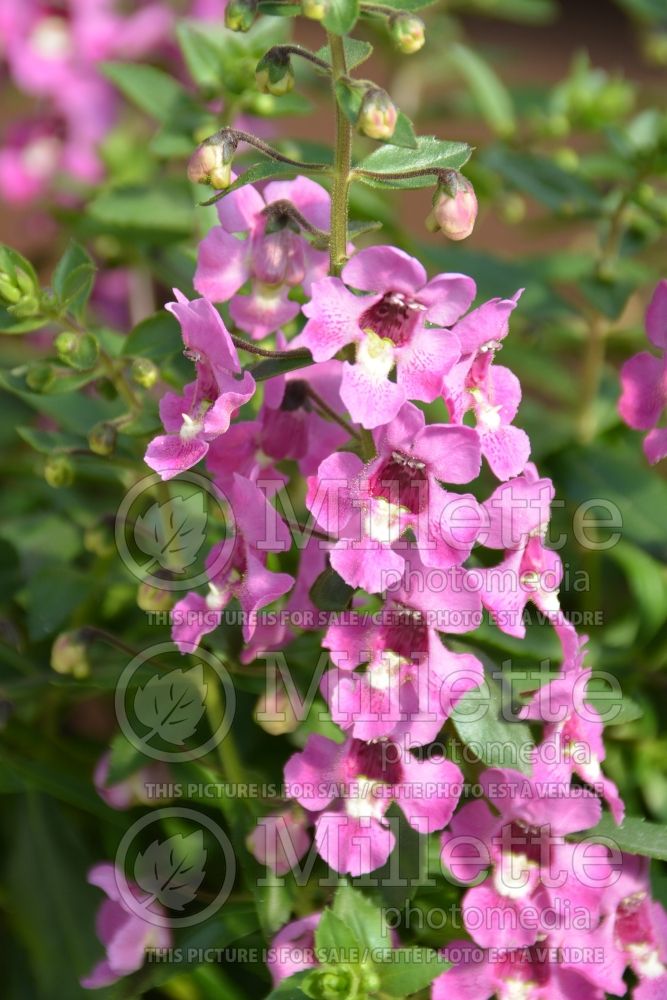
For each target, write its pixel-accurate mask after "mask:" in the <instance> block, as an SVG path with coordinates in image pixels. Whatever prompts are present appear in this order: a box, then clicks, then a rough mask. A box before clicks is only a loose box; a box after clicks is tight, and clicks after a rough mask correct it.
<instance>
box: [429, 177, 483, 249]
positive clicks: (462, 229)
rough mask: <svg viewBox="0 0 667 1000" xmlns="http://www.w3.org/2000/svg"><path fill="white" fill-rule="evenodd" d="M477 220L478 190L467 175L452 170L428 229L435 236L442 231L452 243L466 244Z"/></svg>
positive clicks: (442, 184)
mask: <svg viewBox="0 0 667 1000" xmlns="http://www.w3.org/2000/svg"><path fill="white" fill-rule="evenodd" d="M476 218H477V198H476V196H475V189H474V188H473V186H472V184H471V183H470V181H469V180H468V179H467V177H464V176H463V174H460V173H459V172H458V171H457V170H449V171H448V172H447V174H446V176H445V177H444V178H443V179H442V180H441V181H440V184H439V185H438V188H437V190H436V192H435V195H434V198H433V211H432V212H431V214H430V215H429V217H428V218H427V220H426V226H427V228H428V229H430V230H431V232H437V231H438V230H440V232H441V233H442V234H443V236H446V237H447V238H448V239H450V240H464V239H466V237H467V236H470V234H471V232H472V231H473V229H474V226H475V219H476Z"/></svg>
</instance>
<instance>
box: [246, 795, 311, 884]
mask: <svg viewBox="0 0 667 1000" xmlns="http://www.w3.org/2000/svg"><path fill="white" fill-rule="evenodd" d="M308 826H309V821H308V817H307V816H306V814H305V813H304V812H303V810H301V809H299V807H298V806H296V807H292V808H290V809H284V810H283V811H282V812H279V813H272V814H271V815H270V816H262V817H261V818H260V819H259V820H258V822H257V826H256V827H255V829H254V830H253V831H252V833H251V834H250V835H249V836H248V840H247V847H248V850H249V851H250V853H251V854H252V855H253V857H254V858H255V859H256V860H257V861H259V863H260V864H261V865H265V866H266V867H267V868H270V869H271V871H272V872H275V874H276V875H286V874H287V872H289V871H291V870H292V868H293V867H294V866H295V865H296V864H297V862H299V861H300V860H301V858H302V857H303V856H304V855H305V854H306V852H307V851H308V848H309V847H310V842H311V838H310V835H309V833H308Z"/></svg>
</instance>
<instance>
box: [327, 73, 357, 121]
mask: <svg viewBox="0 0 667 1000" xmlns="http://www.w3.org/2000/svg"><path fill="white" fill-rule="evenodd" d="M334 91H335V94H336V101H337V103H338V107H339V108H340V110H341V111H342V112H343V114H344V115H345V117H346V118H347V120H348V121H349V122H350V123H351V124H352V125H356V124H357V119H358V118H359V112H360V110H361V103H362V101H363V97H364V88H363V87H359V86H354V85H353V84H351V83H348V81H347V80H337V81H336V85H335V87H334Z"/></svg>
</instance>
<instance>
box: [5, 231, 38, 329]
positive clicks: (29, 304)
mask: <svg viewBox="0 0 667 1000" xmlns="http://www.w3.org/2000/svg"><path fill="white" fill-rule="evenodd" d="M22 265H25V266H22ZM29 267H30V265H29V264H28V262H27V261H26V260H25V258H24V257H22V256H21V255H20V254H18V253H16V252H15V251H14V250H10V249H9V247H3V246H0V305H3V306H5V308H6V309H9V311H10V312H11V313H12V315H14V316H16V317H17V318H19V319H24V318H26V317H28V316H34V315H35V313H37V312H39V294H40V290H39V285H38V284H37V283H36V281H35V279H34V277H33V275H31V274H30V273H29V272H28V270H26V268H29Z"/></svg>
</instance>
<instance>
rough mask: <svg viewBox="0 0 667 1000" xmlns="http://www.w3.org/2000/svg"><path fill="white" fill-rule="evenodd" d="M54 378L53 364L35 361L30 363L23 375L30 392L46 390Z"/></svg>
mask: <svg viewBox="0 0 667 1000" xmlns="http://www.w3.org/2000/svg"><path fill="white" fill-rule="evenodd" d="M55 380H56V373H55V369H54V367H53V365H50V364H49V363H48V362H43V361H37V362H35V363H34V364H32V365H30V367H29V368H28V370H27V372H26V375H25V384H26V385H27V386H28V388H29V389H31V390H32V392H47V391H48V390H49V389H50V388H51V386H52V385H53V383H54V382H55Z"/></svg>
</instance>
